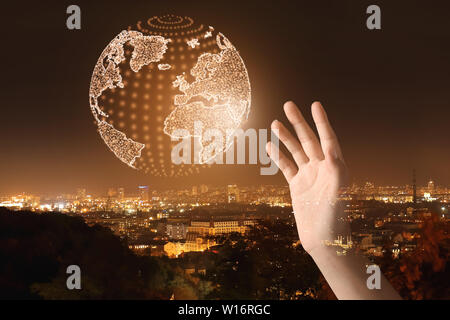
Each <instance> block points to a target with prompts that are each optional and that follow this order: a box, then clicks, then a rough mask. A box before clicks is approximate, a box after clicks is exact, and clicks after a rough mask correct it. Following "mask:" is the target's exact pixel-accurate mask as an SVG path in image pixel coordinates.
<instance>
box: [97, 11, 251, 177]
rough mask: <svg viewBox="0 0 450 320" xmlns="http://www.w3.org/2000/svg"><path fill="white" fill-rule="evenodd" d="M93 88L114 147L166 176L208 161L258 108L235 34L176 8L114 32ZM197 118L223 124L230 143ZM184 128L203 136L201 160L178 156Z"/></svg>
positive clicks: (129, 160) (103, 131) (102, 128)
mask: <svg viewBox="0 0 450 320" xmlns="http://www.w3.org/2000/svg"><path fill="white" fill-rule="evenodd" d="M136 29H137V31H136ZM89 95H90V105H91V110H92V113H93V114H94V118H95V123H96V124H97V127H98V131H99V133H100V136H101V137H102V138H103V140H104V141H105V143H106V145H107V146H108V147H109V148H110V149H111V151H113V152H114V154H115V155H116V156H117V157H118V158H119V159H120V160H122V161H123V162H124V163H126V164H128V165H129V166H131V167H133V168H135V169H139V170H142V171H143V172H145V173H148V174H150V175H154V176H163V177H174V176H186V175H190V174H194V173H198V172H199V170H200V169H201V168H202V167H206V166H207V165H206V163H207V162H208V161H209V160H210V159H212V157H213V156H215V152H217V151H225V150H226V149H227V148H228V147H230V146H231V144H232V139H230V137H231V135H230V133H232V132H233V130H236V129H237V128H239V126H240V125H241V124H242V122H243V121H244V120H246V119H247V117H248V113H249V110H250V82H249V79H248V74H247V70H246V68H245V65H244V63H243V61H242V59H241V57H240V55H239V53H238V52H237V50H236V49H235V48H234V47H233V45H232V44H231V42H230V41H229V40H228V39H226V38H225V37H224V36H223V35H222V34H221V33H216V32H215V31H214V28H213V27H205V26H204V25H202V24H197V23H195V22H194V20H193V19H192V18H189V17H181V16H175V15H165V16H161V17H151V18H149V19H148V20H147V21H145V22H142V21H139V22H138V23H137V24H136V26H130V27H128V30H127V31H122V32H121V33H120V34H119V35H118V36H117V37H116V38H115V39H113V40H112V41H111V42H110V43H109V44H108V46H107V47H106V48H105V49H104V50H103V52H102V54H101V55H100V57H99V59H98V61H97V64H96V66H95V68H94V72H93V75H92V79H91V87H90V92H89ZM195 121H201V123H202V124H203V128H202V130H203V131H204V130H206V129H209V128H213V129H216V130H219V131H220V132H221V133H222V134H223V137H224V139H223V140H222V145H220V146H219V145H218V143H219V142H214V141H206V139H204V137H203V135H202V133H203V132H194V122H195ZM177 129H185V130H187V132H189V134H188V135H186V136H184V137H187V136H191V137H193V139H198V141H199V143H200V145H201V149H200V154H199V155H195V156H196V157H197V159H200V164H180V165H175V164H173V163H172V161H171V157H170V155H171V150H172V147H173V146H174V145H175V144H176V143H178V142H176V141H175V142H174V141H171V137H172V138H180V137H177V136H176V135H175V134H174V131H175V130H177ZM195 156H194V155H192V159H194V158H195Z"/></svg>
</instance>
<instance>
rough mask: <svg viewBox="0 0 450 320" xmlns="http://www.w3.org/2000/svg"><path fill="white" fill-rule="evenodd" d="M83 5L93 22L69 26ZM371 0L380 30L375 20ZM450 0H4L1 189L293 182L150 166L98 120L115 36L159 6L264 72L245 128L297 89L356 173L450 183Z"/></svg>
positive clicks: (356, 176) (399, 181) (385, 180)
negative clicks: (150, 169) (218, 35)
mask: <svg viewBox="0 0 450 320" xmlns="http://www.w3.org/2000/svg"><path fill="white" fill-rule="evenodd" d="M70 4H78V5H79V6H80V7H81V11H82V29H81V30H75V31H70V30H68V29H67V28H66V25H65V22H66V18H67V15H66V8H67V6H68V5H70ZM370 4H378V5H379V6H380V7H381V12H382V30H379V31H369V30H368V29H367V28H366V18H367V15H366V13H365V11H366V8H367V6H368V5H370ZM449 9H450V6H449V5H448V4H446V2H444V1H433V2H426V1H395V3H394V1H352V0H345V1H344V0H342V1H300V0H296V1H273V2H270V1H248V0H246V1H213V0H210V1H187V0H185V1H167V0H164V1H156V0H154V1H121V2H117V4H115V1H46V2H43V1H35V2H33V3H31V2H30V3H28V4H24V3H22V2H17V1H16V2H15V4H13V3H12V2H10V3H9V4H2V19H1V24H2V27H1V30H2V31H1V33H2V38H1V39H2V50H1V61H2V67H1V78H0V84H1V105H2V110H1V113H0V114H1V116H0V134H1V136H0V137H1V138H0V194H3V193H12V192H21V191H25V192H37V193H39V192H54V193H58V192H74V190H75V189H76V188H77V187H80V186H83V187H86V188H87V189H88V191H92V192H94V193H95V192H104V191H105V190H106V188H108V187H113V186H116V187H117V186H124V187H125V188H127V190H130V191H133V190H134V189H135V188H136V186H137V185H138V184H147V185H149V186H150V187H151V188H156V189H157V188H167V187H176V188H184V187H186V188H190V186H191V185H192V184H199V183H206V184H228V183H237V184H241V185H250V184H272V183H274V184H283V183H284V180H283V178H282V175H281V174H278V175H277V176H274V177H267V176H260V175H259V167H258V166H236V165H235V166H231V165H227V166H225V165H224V166H216V167H214V168H211V169H208V170H204V171H202V173H201V174H199V175H196V176H191V177H187V178H177V179H163V178H154V177H151V176H145V175H143V174H142V173H140V172H138V171H135V170H133V169H131V168H129V167H128V166H127V165H125V164H124V163H122V162H121V161H120V160H118V159H117V158H116V157H115V156H114V155H113V154H112V152H111V151H109V149H108V148H107V147H106V145H105V144H104V143H103V141H102V140H101V138H100V137H99V135H98V133H97V132H96V126H95V125H94V123H93V117H92V114H91V111H90V108H89V102H88V90H89V82H90V77H91V74H92V70H93V67H94V65H95V63H96V61H97V58H98V56H99V55H100V53H101V51H102V50H103V48H104V47H105V46H106V45H107V44H108V43H109V41H110V40H111V39H112V38H113V37H114V36H115V35H116V34H118V33H119V32H120V31H121V30H122V29H125V28H126V27H127V26H128V25H132V24H135V23H136V22H137V21H138V20H144V19H146V18H148V17H151V16H153V15H163V14H167V13H172V14H176V15H183V16H184V15H186V16H190V17H192V18H194V19H195V20H197V21H199V22H201V23H204V24H206V25H213V26H214V27H215V29H216V30H218V31H220V32H222V33H224V34H225V35H226V36H227V37H228V38H229V39H230V40H231V41H232V42H233V44H234V45H235V46H236V47H237V49H238V50H239V52H240V54H241V56H242V58H243V59H244V61H245V64H246V67H247V69H248V72H249V76H250V81H251V85H252V109H251V112H250V116H249V120H248V122H247V123H246V124H245V128H249V127H253V128H268V127H269V126H270V123H271V121H272V120H273V119H278V120H281V121H287V120H286V118H285V116H284V115H283V114H282V104H283V103H284V102H285V101H286V100H293V101H295V102H296V103H297V104H298V105H299V106H300V107H301V109H302V111H304V112H305V113H306V114H307V119H309V120H311V116H310V105H311V103H312V102H313V101H315V100H319V101H321V102H322V104H323V105H324V106H325V108H326V110H327V111H328V114H329V118H330V120H331V122H332V124H333V125H334V128H335V130H336V132H337V134H338V137H339V140H340V142H341V145H342V149H343V152H344V157H345V159H346V162H347V164H348V166H349V169H350V173H351V176H352V181H354V182H357V183H361V182H364V181H366V180H369V181H373V182H375V183H376V184H378V185H380V184H383V185H384V184H394V185H404V184H407V183H410V181H411V175H412V169H413V168H416V170H417V179H418V183H419V184H425V182H426V181H427V180H428V179H429V178H432V179H433V180H435V182H436V184H437V185H447V186H448V185H450V170H449V169H448V164H449V163H450V148H449V142H450V134H449V119H450V99H449V89H450V88H449V76H450V16H449V12H450V11H449Z"/></svg>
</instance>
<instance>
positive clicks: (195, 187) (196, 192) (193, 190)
mask: <svg viewBox="0 0 450 320" xmlns="http://www.w3.org/2000/svg"><path fill="white" fill-rule="evenodd" d="M197 194H198V188H197V186H192V195H193V196H196V195H197Z"/></svg>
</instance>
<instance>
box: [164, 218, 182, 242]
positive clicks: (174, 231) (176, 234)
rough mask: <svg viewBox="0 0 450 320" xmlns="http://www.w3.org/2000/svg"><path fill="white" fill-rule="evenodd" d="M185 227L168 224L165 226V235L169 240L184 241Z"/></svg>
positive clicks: (177, 224)
mask: <svg viewBox="0 0 450 320" xmlns="http://www.w3.org/2000/svg"><path fill="white" fill-rule="evenodd" d="M186 233H187V227H186V225H185V224H184V223H179V222H177V223H168V224H167V225H166V234H167V236H168V237H169V239H176V240H181V239H186Z"/></svg>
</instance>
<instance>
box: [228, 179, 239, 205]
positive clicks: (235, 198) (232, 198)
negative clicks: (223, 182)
mask: <svg viewBox="0 0 450 320" xmlns="http://www.w3.org/2000/svg"><path fill="white" fill-rule="evenodd" d="M227 195H228V203H236V202H239V188H238V187H237V185H235V184H229V185H228V188H227Z"/></svg>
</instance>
